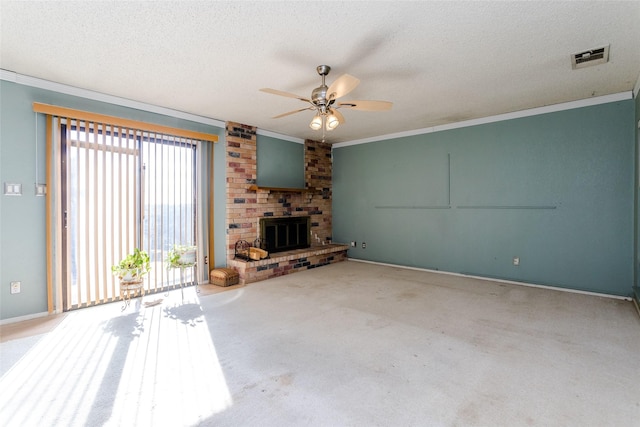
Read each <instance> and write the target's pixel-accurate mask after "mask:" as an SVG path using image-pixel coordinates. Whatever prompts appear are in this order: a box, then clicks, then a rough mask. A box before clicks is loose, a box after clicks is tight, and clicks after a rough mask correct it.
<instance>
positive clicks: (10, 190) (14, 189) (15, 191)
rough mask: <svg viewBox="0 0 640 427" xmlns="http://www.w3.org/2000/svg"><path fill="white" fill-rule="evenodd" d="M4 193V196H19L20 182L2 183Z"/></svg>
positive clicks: (20, 190)
mask: <svg viewBox="0 0 640 427" xmlns="http://www.w3.org/2000/svg"><path fill="white" fill-rule="evenodd" d="M4 194H5V195H6V196H21V195H22V184H15V183H11V182H5V183H4Z"/></svg>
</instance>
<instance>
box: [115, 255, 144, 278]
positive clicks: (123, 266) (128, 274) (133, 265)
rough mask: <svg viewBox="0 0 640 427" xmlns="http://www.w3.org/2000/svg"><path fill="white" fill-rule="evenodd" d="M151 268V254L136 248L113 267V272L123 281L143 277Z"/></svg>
mask: <svg viewBox="0 0 640 427" xmlns="http://www.w3.org/2000/svg"><path fill="white" fill-rule="evenodd" d="M149 270H151V262H150V260H149V254H148V253H147V252H146V251H141V250H140V249H138V248H135V249H134V251H133V253H132V254H129V255H127V256H126V257H125V258H124V259H122V260H121V261H120V262H119V263H118V264H116V265H114V266H112V267H111V271H112V272H113V274H115V275H116V276H118V278H119V279H120V280H122V281H133V280H139V279H141V278H142V277H143V276H144V275H145V274H147V273H148V272H149Z"/></svg>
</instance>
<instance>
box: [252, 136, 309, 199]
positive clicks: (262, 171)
mask: <svg viewBox="0 0 640 427" xmlns="http://www.w3.org/2000/svg"><path fill="white" fill-rule="evenodd" d="M256 159H257V160H256V162H257V183H258V185H259V186H262V187H281V188H304V187H305V182H304V144H299V143H297V142H292V141H285V140H283V139H277V138H273V137H270V136H265V135H260V134H259V133H258V136H257V140H256Z"/></svg>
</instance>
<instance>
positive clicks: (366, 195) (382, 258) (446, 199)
mask: <svg viewBox="0 0 640 427" xmlns="http://www.w3.org/2000/svg"><path fill="white" fill-rule="evenodd" d="M635 109H636V107H635V106H634V102H633V101H632V100H628V101H620V102H613V103H609V104H601V105H596V106H590V107H583V108H577V109H571V110H566V111H561V112H554V113H548V114H541V115H536V116H530V117H525V118H519V119H512V120H505V121H501V122H496V123H489V124H483V125H477V126H472V127H465V128H458V129H454V130H448V131H441V132H434V133H427V134H423V135H417V136H410V137H403V138H397V139H389V140H385V141H379V142H373V143H368V144H360V145H351V146H344V147H337V148H334V150H333V238H334V241H337V242H350V241H356V242H357V243H358V245H357V247H356V248H352V249H350V250H349V256H350V257H352V258H358V259H364V260H370V261H378V262H385V263H392V264H398V265H405V266H413V267H419V268H427V269H435V270H443V271H448V272H456V273H463V274H470V275H478V276H484V277H492V278H501V279H507V280H513V281H522V282H527V283H534V284H543V285H551V286H558V287H566V288H573V289H580V290H586V291H594V292H602V293H608V294H614V295H627V296H628V295H630V294H631V292H632V287H633V280H634V271H633V265H634V262H633V258H634V185H633V182H634V176H635V170H634V169H635V166H634V152H635V148H634V144H635V143H634V137H635V136H634V135H635V134H634V128H633V126H632V123H633V120H634V111H635ZM362 242H366V245H367V246H366V249H362V247H361V243H362ZM513 257H519V258H520V265H519V266H514V265H513Z"/></svg>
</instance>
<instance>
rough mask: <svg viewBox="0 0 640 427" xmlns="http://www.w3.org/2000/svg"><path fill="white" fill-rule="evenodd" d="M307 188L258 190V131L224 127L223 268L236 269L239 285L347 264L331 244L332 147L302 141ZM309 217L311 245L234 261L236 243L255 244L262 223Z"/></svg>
mask: <svg viewBox="0 0 640 427" xmlns="http://www.w3.org/2000/svg"><path fill="white" fill-rule="evenodd" d="M304 145H305V147H304V152H305V158H304V163H305V165H304V168H305V183H306V188H305V189H265V188H260V187H257V183H256V177H257V160H256V128H255V127H253V126H247V125H243V124H239V123H233V122H227V124H226V162H225V163H226V179H227V183H226V190H227V191H226V198H227V200H226V202H227V209H226V231H227V235H226V248H227V265H228V266H229V267H233V268H235V269H236V270H238V272H239V274H240V283H241V284H245V283H251V282H256V281H259V280H264V279H268V278H270V277H276V276H280V275H283V274H289V273H293V272H296V271H300V270H302V269H308V268H314V267H318V266H321V265H326V264H330V263H333V262H338V261H342V260H344V259H346V255H347V249H348V247H347V246H345V245H339V244H333V243H332V242H331V233H332V225H331V146H330V145H329V144H325V143H322V142H318V141H312V140H306V141H305V144H304ZM306 216H308V217H309V218H310V236H309V237H310V239H311V246H310V247H309V248H305V249H295V250H292V251H285V252H278V253H274V254H271V255H270V258H269V259H264V260H260V261H245V260H236V259H234V253H235V244H236V242H237V241H238V240H246V241H247V242H249V243H251V244H253V242H254V241H255V239H257V238H258V237H259V234H260V218H266V217H272V218H286V217H306Z"/></svg>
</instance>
